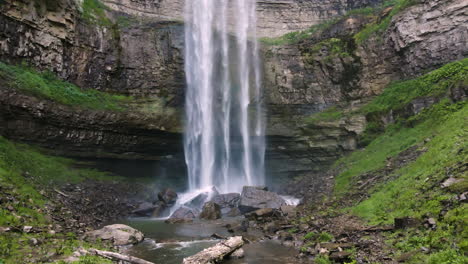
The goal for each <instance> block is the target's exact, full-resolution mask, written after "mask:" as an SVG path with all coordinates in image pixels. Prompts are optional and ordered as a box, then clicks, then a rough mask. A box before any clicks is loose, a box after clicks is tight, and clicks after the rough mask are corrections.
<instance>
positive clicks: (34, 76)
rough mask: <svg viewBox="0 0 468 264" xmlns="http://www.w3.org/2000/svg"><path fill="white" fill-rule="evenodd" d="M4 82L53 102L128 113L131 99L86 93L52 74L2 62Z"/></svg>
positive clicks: (0, 65) (0, 77)
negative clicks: (126, 105)
mask: <svg viewBox="0 0 468 264" xmlns="http://www.w3.org/2000/svg"><path fill="white" fill-rule="evenodd" d="M0 79H3V80H5V82H7V83H8V85H9V87H11V88H14V89H18V90H21V91H23V92H27V93H30V94H32V95H35V96H38V97H42V98H47V99H51V100H53V101H56V102H59V103H62V104H66V105H72V106H80V107H83V108H89V109H99V110H114V111H121V110H124V109H125V108H124V106H123V104H124V103H125V102H128V101H130V100H131V98H130V97H127V96H122V95H112V94H108V93H104V92H99V91H96V90H92V89H90V90H83V89H81V88H79V87H78V86H76V85H74V84H72V83H69V82H65V81H62V80H59V79H58V78H57V77H55V76H54V74H53V73H51V72H42V73H41V72H38V71H36V70H34V69H32V68H30V67H27V66H25V65H18V66H14V65H7V64H5V63H2V62H0Z"/></svg>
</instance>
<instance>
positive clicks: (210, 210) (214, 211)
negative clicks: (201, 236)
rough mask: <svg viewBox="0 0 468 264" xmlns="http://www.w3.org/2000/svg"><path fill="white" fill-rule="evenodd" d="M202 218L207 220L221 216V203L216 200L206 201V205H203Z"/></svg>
mask: <svg viewBox="0 0 468 264" xmlns="http://www.w3.org/2000/svg"><path fill="white" fill-rule="evenodd" d="M200 218H201V219H206V220H216V219H219V218H221V207H220V206H219V204H217V203H214V202H207V203H205V205H203V209H202V212H201V214H200Z"/></svg>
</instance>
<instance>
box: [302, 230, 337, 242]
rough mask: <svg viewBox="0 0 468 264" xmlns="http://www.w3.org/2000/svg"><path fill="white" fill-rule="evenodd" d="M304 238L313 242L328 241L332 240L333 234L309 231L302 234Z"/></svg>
mask: <svg viewBox="0 0 468 264" xmlns="http://www.w3.org/2000/svg"><path fill="white" fill-rule="evenodd" d="M304 240H306V241H313V242H329V241H331V240H333V235H332V234H330V233H327V232H321V233H315V232H310V233H307V234H306V235H305V236H304Z"/></svg>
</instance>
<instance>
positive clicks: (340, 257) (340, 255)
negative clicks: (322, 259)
mask: <svg viewBox="0 0 468 264" xmlns="http://www.w3.org/2000/svg"><path fill="white" fill-rule="evenodd" d="M351 255H352V253H351V252H347V251H337V252H333V253H331V254H330V259H331V260H334V261H336V262H339V263H342V262H345V261H351V260H350V257H351Z"/></svg>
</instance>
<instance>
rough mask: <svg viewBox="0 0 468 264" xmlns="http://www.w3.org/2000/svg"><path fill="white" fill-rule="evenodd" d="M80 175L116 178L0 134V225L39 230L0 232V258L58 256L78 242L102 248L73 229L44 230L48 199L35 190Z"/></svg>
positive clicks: (23, 259) (78, 178)
mask: <svg viewBox="0 0 468 264" xmlns="http://www.w3.org/2000/svg"><path fill="white" fill-rule="evenodd" d="M84 179H96V180H116V179H120V178H119V177H115V176H111V175H108V174H106V173H103V172H98V171H95V170H89V169H75V168H73V167H72V160H69V159H64V158H58V157H52V156H47V155H44V154H41V153H40V151H39V150H38V149H35V148H33V147H30V146H27V145H24V144H16V143H12V142H10V141H8V140H6V139H5V138H3V137H0V191H1V193H2V198H4V200H2V207H1V208H0V226H1V227H11V228H14V229H17V230H21V229H22V227H23V226H32V227H34V228H35V229H36V230H43V231H40V232H34V233H24V232H7V233H3V234H2V236H0V256H1V259H0V261H2V260H3V262H5V263H24V262H27V260H28V259H36V260H37V259H38V258H41V257H46V256H47V255H48V254H50V253H51V252H54V254H57V255H59V256H60V255H64V256H66V255H70V254H71V253H72V252H73V251H74V250H75V249H76V248H77V247H80V246H82V247H98V248H102V245H100V244H99V243H98V244H88V243H85V242H83V241H80V240H78V238H77V237H76V236H75V235H74V234H73V233H49V232H47V230H48V229H49V228H48V226H49V225H50V224H51V222H50V220H49V219H48V217H46V213H45V211H46V210H45V206H46V204H47V203H48V201H47V198H46V197H45V196H44V195H43V194H44V193H43V192H42V191H39V190H46V189H51V188H53V186H56V185H58V184H61V183H70V182H71V183H73V182H79V181H82V180H84ZM33 239H35V240H36V241H39V245H33V244H31V241H32V240H33ZM87 259H89V258H84V260H83V261H88V260H87ZM80 263H89V262H80Z"/></svg>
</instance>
